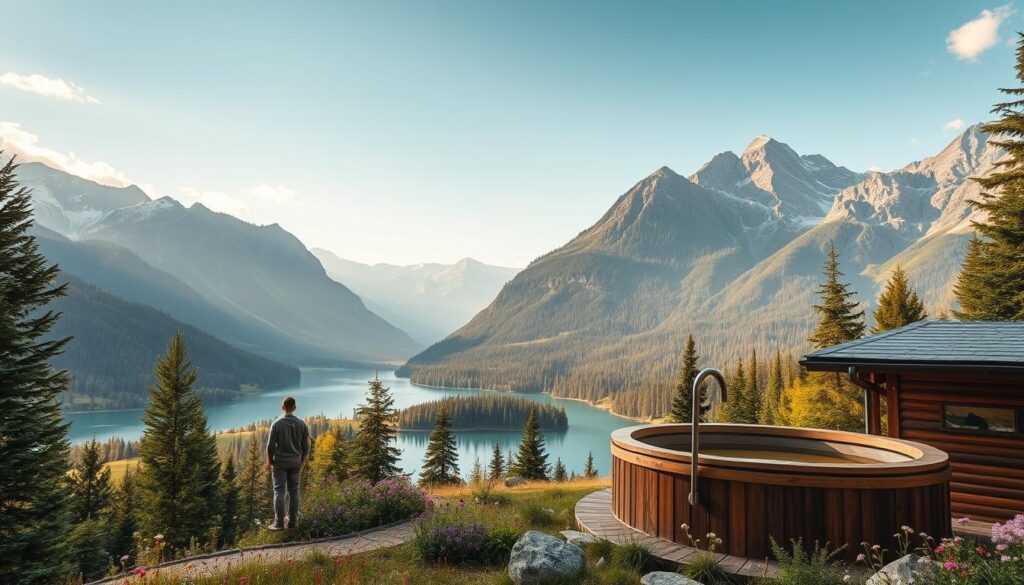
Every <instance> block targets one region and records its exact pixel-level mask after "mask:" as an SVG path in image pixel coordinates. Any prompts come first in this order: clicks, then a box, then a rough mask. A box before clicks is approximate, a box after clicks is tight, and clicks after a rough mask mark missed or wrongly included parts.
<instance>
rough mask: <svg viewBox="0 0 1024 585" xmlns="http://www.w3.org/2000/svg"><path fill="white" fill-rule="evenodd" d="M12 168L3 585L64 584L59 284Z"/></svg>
mask: <svg viewBox="0 0 1024 585" xmlns="http://www.w3.org/2000/svg"><path fill="white" fill-rule="evenodd" d="M2 154H3V153H2V152H0V156H2ZM15 168H16V165H15V164H14V158H13V157H12V158H11V159H9V160H8V161H7V162H6V163H2V164H0V461H2V462H3V466H4V472H3V473H0V583H11V584H16V585H20V584H34V583H52V582H58V581H63V580H64V578H65V576H66V575H68V573H69V571H70V570H71V565H70V564H69V563H70V558H69V550H68V547H67V546H66V537H67V535H68V531H69V527H70V524H69V522H68V520H69V518H68V515H69V504H70V502H69V497H68V496H69V494H68V492H67V489H66V484H65V483H64V476H65V473H66V472H67V469H68V463H67V458H68V442H67V425H65V424H64V422H63V420H62V418H61V411H60V405H59V404H58V402H57V399H58V397H59V396H60V394H61V393H62V392H65V391H66V390H67V389H68V380H69V378H68V375H67V373H66V372H55V371H54V370H53V368H52V367H51V366H50V362H51V360H53V358H54V357H56V356H57V355H58V354H59V353H61V351H62V349H63V348H64V345H65V344H66V343H67V342H68V340H67V339H49V340H45V339H44V336H45V335H46V333H47V332H48V331H50V329H51V328H52V327H53V325H54V323H55V322H56V321H57V318H58V317H59V314H58V313H55V312H53V311H49V310H46V308H45V307H46V305H47V304H49V303H50V302H51V301H53V300H54V299H56V298H58V297H60V296H63V295H64V292H65V288H64V285H55V284H54V281H55V280H56V278H57V274H58V270H57V266H55V265H52V264H49V263H47V261H46V259H45V258H43V256H42V255H41V254H40V253H39V251H38V248H37V246H36V242H35V238H33V237H32V236H31V235H30V234H29V231H28V230H29V228H30V227H31V226H32V214H31V205H32V203H31V200H30V197H29V191H28V189H26V188H24V187H21V186H20V185H18V182H17V179H16V177H15V174H14V172H15Z"/></svg>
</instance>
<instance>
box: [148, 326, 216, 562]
mask: <svg viewBox="0 0 1024 585" xmlns="http://www.w3.org/2000/svg"><path fill="white" fill-rule="evenodd" d="M155 376H156V384H155V385H154V386H153V388H152V389H151V390H150V392H149V407H148V408H147V409H146V411H145V412H144V413H143V415H142V422H143V424H145V430H144V431H143V434H142V441H141V442H140V444H139V460H140V464H141V468H140V469H141V471H140V472H139V501H140V514H139V524H140V526H141V528H142V532H143V534H144V536H146V537H147V538H150V537H152V536H153V535H155V534H163V535H164V540H165V542H166V543H167V545H168V546H169V547H170V548H171V549H172V551H174V550H181V549H184V548H185V547H186V546H188V545H189V541H190V540H191V539H192V538H193V537H195V538H196V539H197V540H198V541H199V542H204V540H205V539H207V538H208V535H209V533H210V529H211V528H214V527H216V526H217V524H218V522H217V519H218V518H219V516H220V511H221V510H220V461H219V460H218V459H217V440H216V438H215V437H214V436H213V434H211V433H210V432H209V430H208V429H207V424H206V414H205V413H204V412H203V401H202V399H201V398H199V395H198V394H196V393H195V391H194V390H193V389H192V386H193V384H195V382H196V378H197V377H198V373H197V372H196V370H195V368H193V367H192V363H191V362H190V361H189V359H188V350H187V349H186V348H185V340H184V339H183V338H182V336H181V333H180V332H177V333H175V334H174V336H173V337H172V338H171V342H170V344H168V346H167V352H166V354H165V355H164V357H162V358H161V359H160V360H159V361H158V362H157V365H156V372H155Z"/></svg>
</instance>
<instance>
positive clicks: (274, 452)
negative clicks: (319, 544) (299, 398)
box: [267, 396, 309, 530]
mask: <svg viewBox="0 0 1024 585" xmlns="http://www.w3.org/2000/svg"><path fill="white" fill-rule="evenodd" d="M281 410H282V411H283V412H284V414H283V415H281V416H280V417H279V418H278V419H277V420H275V421H274V424H272V425H270V437H269V438H268V439H267V464H268V465H269V466H270V469H271V472H272V474H273V476H274V524H273V526H271V527H270V530H284V529H288V530H291V529H292V528H295V526H296V525H297V524H298V519H299V471H300V470H301V469H302V464H303V463H305V462H306V457H308V456H309V429H308V428H306V423H305V422H303V420H302V419H301V418H299V417H297V416H295V399H294V398H292V397H291V396H289V397H287V398H285V399H284V400H283V401H282V402H281ZM286 489H287V491H288V516H287V517H285V515H284V494H285V490H286Z"/></svg>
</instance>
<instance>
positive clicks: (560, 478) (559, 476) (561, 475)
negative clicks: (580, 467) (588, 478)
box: [552, 457, 569, 483]
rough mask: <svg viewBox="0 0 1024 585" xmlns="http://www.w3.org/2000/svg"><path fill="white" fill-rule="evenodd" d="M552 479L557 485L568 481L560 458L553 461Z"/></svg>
mask: <svg viewBox="0 0 1024 585" xmlns="http://www.w3.org/2000/svg"><path fill="white" fill-rule="evenodd" d="M552 479H554V480H555V481H557V482H559V483H564V482H565V481H566V480H568V479H569V478H568V476H567V475H566V473H565V465H564V464H563V463H562V459H561V457H559V458H558V459H557V460H555V474H554V476H552Z"/></svg>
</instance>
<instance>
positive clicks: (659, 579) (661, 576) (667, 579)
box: [640, 571, 701, 585]
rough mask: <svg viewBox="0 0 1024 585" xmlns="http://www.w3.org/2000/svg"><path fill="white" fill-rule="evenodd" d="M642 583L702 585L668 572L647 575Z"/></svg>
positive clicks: (645, 584) (643, 584)
mask: <svg viewBox="0 0 1024 585" xmlns="http://www.w3.org/2000/svg"><path fill="white" fill-rule="evenodd" d="M640 583H641V584H642V585H701V584H700V583H698V582H697V581H694V580H693V579H690V578H689V577H684V576H682V575H680V574H679V573H669V572H668V571H655V572H653V573H647V574H646V575H644V576H643V578H641V579H640Z"/></svg>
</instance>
